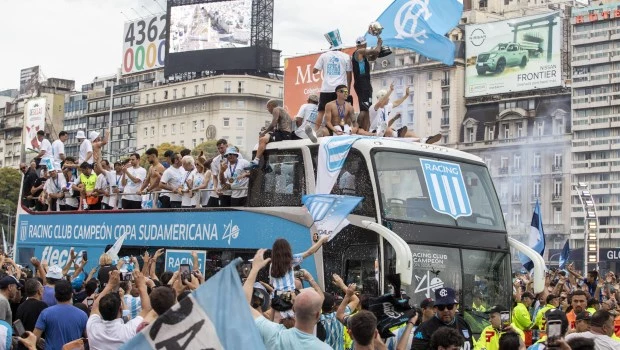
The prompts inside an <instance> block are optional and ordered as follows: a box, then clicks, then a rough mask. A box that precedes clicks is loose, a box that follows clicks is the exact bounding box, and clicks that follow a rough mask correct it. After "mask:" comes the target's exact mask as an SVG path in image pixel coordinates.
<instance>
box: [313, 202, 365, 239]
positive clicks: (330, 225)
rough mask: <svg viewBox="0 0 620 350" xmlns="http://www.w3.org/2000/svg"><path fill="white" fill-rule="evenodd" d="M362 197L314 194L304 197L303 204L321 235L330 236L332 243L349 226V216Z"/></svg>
mask: <svg viewBox="0 0 620 350" xmlns="http://www.w3.org/2000/svg"><path fill="white" fill-rule="evenodd" d="M361 200H362V197H355V196H339V195H335V194H312V195H306V196H303V197H302V200H301V201H302V202H303V203H304V205H305V206H306V208H307V209H308V212H309V213H310V215H311V216H312V220H313V221H314V225H315V227H316V229H317V230H318V231H319V234H327V235H329V240H330V241H331V240H332V238H334V236H336V234H337V233H338V232H340V231H341V230H342V229H343V228H345V227H346V226H347V225H348V224H349V220H347V216H349V214H350V213H351V212H352V211H353V209H355V207H356V206H357V205H358V204H359V202H360V201H361Z"/></svg>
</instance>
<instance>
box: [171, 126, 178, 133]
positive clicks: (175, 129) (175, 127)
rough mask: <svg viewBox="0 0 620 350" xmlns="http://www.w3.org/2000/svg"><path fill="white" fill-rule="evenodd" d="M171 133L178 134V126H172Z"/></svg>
mask: <svg viewBox="0 0 620 350" xmlns="http://www.w3.org/2000/svg"><path fill="white" fill-rule="evenodd" d="M170 133H171V134H172V135H174V134H176V133H177V125H176V124H172V126H171V127H170Z"/></svg>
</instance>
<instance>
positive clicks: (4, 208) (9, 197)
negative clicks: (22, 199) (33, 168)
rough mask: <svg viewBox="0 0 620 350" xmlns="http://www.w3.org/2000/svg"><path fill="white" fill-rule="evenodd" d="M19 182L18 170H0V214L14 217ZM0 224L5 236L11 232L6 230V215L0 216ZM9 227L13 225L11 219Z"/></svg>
mask: <svg viewBox="0 0 620 350" xmlns="http://www.w3.org/2000/svg"><path fill="white" fill-rule="evenodd" d="M21 181H22V174H21V172H20V171H19V170H17V169H13V168H0V213H2V214H10V215H15V213H16V211H17V200H18V198H19V190H20V188H21ZM0 223H1V224H2V226H4V229H5V231H7V234H8V232H9V231H10V232H12V231H13V229H11V230H7V228H8V223H9V220H8V217H7V216H6V215H0ZM11 225H15V218H11ZM0 240H1V238H0ZM7 240H9V237H7ZM0 248H1V246H0Z"/></svg>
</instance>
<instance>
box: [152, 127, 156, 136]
mask: <svg viewBox="0 0 620 350" xmlns="http://www.w3.org/2000/svg"><path fill="white" fill-rule="evenodd" d="M151 136H155V127H154V126H151Z"/></svg>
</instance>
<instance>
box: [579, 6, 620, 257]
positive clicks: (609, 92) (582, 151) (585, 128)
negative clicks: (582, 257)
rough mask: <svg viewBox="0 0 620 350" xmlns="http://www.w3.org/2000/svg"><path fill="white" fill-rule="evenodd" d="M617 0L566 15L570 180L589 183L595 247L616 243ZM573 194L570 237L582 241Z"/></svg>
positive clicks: (619, 224)
mask: <svg viewBox="0 0 620 350" xmlns="http://www.w3.org/2000/svg"><path fill="white" fill-rule="evenodd" d="M619 6H620V3H617V2H616V3H613V4H608V5H605V4H604V5H597V6H592V7H589V8H585V9H575V10H574V11H573V13H572V15H571V24H572V47H571V54H572V61H571V64H572V74H573V75H572V88H573V89H572V102H573V103H572V106H573V140H572V162H573V176H572V183H573V185H574V186H576V185H578V184H579V183H585V184H588V185H589V187H590V191H591V193H592V195H593V197H594V202H595V204H596V214H597V215H598V222H599V239H600V247H601V248H617V247H619V246H620V203H619V202H620V138H619V136H620V116H619V115H620V73H618V70H619V69H620V49H619V48H620V10H619ZM573 194H574V196H573V201H572V203H571V205H572V213H571V238H572V240H573V242H574V246H575V247H583V246H584V216H585V213H584V211H583V208H582V205H581V203H580V202H579V199H578V198H577V193H576V192H575V191H573Z"/></svg>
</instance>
